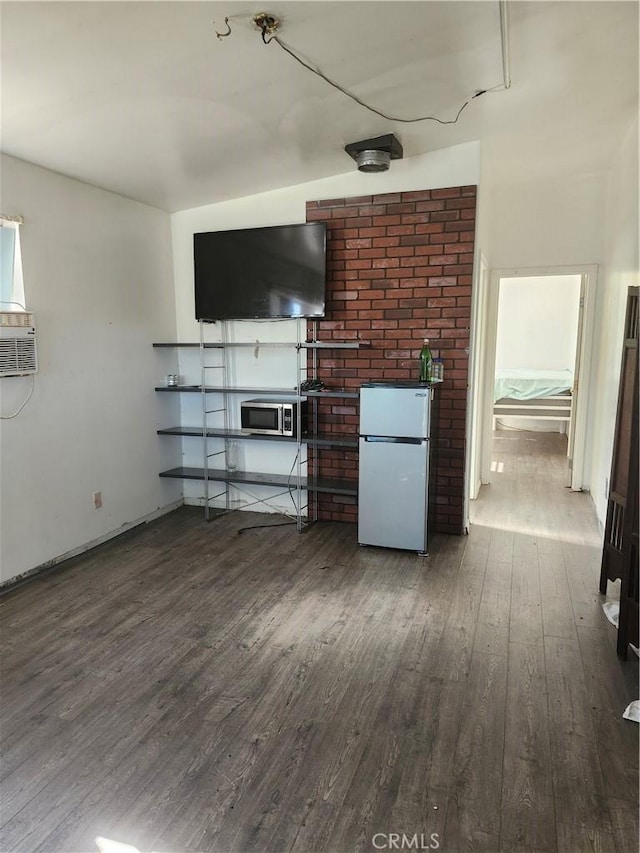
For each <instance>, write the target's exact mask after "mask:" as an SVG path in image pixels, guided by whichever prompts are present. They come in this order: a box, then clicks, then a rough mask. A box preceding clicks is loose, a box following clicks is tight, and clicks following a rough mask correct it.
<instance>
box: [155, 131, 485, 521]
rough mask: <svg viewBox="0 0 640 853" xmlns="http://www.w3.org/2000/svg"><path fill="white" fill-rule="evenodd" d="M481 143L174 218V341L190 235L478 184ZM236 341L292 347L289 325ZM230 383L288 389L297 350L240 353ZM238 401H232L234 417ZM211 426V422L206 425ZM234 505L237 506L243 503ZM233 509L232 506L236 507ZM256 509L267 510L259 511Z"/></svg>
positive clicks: (252, 466)
mask: <svg viewBox="0 0 640 853" xmlns="http://www.w3.org/2000/svg"><path fill="white" fill-rule="evenodd" d="M479 162H480V144H479V143H477V142H470V143H465V144H464V145H457V146H455V147H452V148H448V149H445V150H442V151H434V152H432V153H430V154H424V155H421V156H419V157H410V158H407V159H404V160H400V161H395V162H393V163H392V164H391V169H390V170H389V171H388V172H385V173H383V174H364V173H360V172H358V171H357V169H356V167H355V165H354V167H353V169H351V170H350V171H349V172H348V173H346V174H344V175H337V176H335V177H332V178H326V179H322V180H317V181H311V182H308V183H305V184H298V185H296V186H293V187H286V188H283V189H279V190H275V191H273V192H267V193H261V194H259V195H255V196H249V197H245V198H240V199H234V200H232V201H227V202H221V203H218V204H212V205H206V206H204V207H199V208H194V209H191V210H185V211H181V212H179V213H175V214H173V215H172V217H171V220H172V232H173V251H174V266H175V298H176V316H177V328H178V338H179V339H180V340H182V341H195V340H197V339H198V334H199V331H198V324H197V323H196V321H195V319H194V316H195V309H194V296H193V234H194V233H195V232H198V231H217V230H226V229H232V228H249V227H259V226H264V225H279V224H285V223H298V222H304V221H305V218H306V210H305V204H306V202H307V201H315V200H318V199H329V198H344V197H351V196H361V195H373V194H380V193H390V192H400V191H403V190H419V189H432V188H437V187H449V186H464V185H471V184H477V183H478V180H479V169H480V166H479ZM206 331H207V339H208V340H218V339H219V335H220V332H219V329H218V327H217V326H209V327H207V330H206ZM232 334H233V335H234V336H235V338H236V339H237V340H241V339H244V340H255V339H260V340H295V335H296V329H295V321H285V322H280V323H277V324H274V323H267V324H258V323H236V324H233V332H232ZM235 358H236V362H235V376H236V378H237V379H238V381H243V380H244V378H245V377H247V378H251V377H252V378H253V379H254V380H255V381H254V383H253V384H255V385H257V386H258V387H268V386H273V385H278V386H283V387H288V386H291V387H292V389H293V386H294V385H295V381H296V371H295V351H284V352H283V351H276V352H275V353H274V352H273V351H272V352H271V353H270V352H269V351H268V350H267V349H260V350H259V351H258V354H257V356H256V355H255V354H254V353H253V352H250V353H244V354H243V356H242V358H243V362H241V361H240V360H239V359H238V358H237V356H236V357H235ZM180 373H181V374H182V375H183V376H184V377H185V378H186V379H191V378H192V377H193V378H194V381H197V380H196V377H197V366H196V365H195V363H194V359H193V357H192V356H190V355H188V354H183V355H182V359H181V364H180ZM182 396H183V398H184V399H183V406H182V408H183V413H182V423H183V424H184V425H191V426H192V425H194V422H195V423H199V422H200V421H199V420H194V419H196V418H199V415H198V412H197V403H196V401H195V400H193V399H190V398H189V397H188V396H187V395H186V394H184V395H182ZM240 399H241V398H240V397H239V396H235V395H234V396H233V398H232V405H233V406H234V413H235V411H236V409H237V405H238V402H239V400H240ZM211 423H212V425H213V422H211ZM183 453H184V457H183V460H184V461H183V464H185V465H199V464H200V457H199V453H200V450H199V448H198V447H197V444H196V443H195V442H194V441H193V440H189V439H185V440H184V442H183ZM242 453H243V454H244V460H243V461H244V464H245V465H246V467H247V469H249V470H259V471H270V472H283V471H284V472H285V473H286V472H287V471H288V470H289V468H290V467H291V464H292V459H293V457H292V456H291V453H292V451H291V449H289V450H287V449H286V448H283V447H281V448H278V450H276V449H275V448H274V446H273V444H271V445H270V446H269V448H268V451H267V452H265V451H264V446H263V445H262V446H261V445H260V444H257V443H251V444H250V443H249V442H244V443H243V444H242ZM201 492H202V489H201V486H200V485H199V484H197V483H185V491H184V494H185V501H187V502H197V500H198V496H199V495H200V494H201ZM251 492H252V494H256V495H257V496H258V497H262V498H264V497H268V496H269V495H272V494H273V493H274V490H264V489H257V488H255V487H252V488H251ZM236 497H238V498H239V502H238V505H240V504H241V503H242V502H243V501H246V500H248V498H246V497H243V496H236ZM270 503H271V504H272V506H273V507H282V508H286V509H288V510H289V511H291V509H292V506H291V502H290V500H289V498H288V495H285V496H284V497H283V498H280V499H278V498H276V499H274V500H273V501H271V502H270ZM234 505H236V504H234ZM255 508H256V509H266V508H267V507H265V506H257V507H255Z"/></svg>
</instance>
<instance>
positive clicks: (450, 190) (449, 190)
mask: <svg viewBox="0 0 640 853" xmlns="http://www.w3.org/2000/svg"><path fill="white" fill-rule="evenodd" d="M459 195H460V187H445V188H444V189H441V190H431V198H457V197H458V196H459Z"/></svg>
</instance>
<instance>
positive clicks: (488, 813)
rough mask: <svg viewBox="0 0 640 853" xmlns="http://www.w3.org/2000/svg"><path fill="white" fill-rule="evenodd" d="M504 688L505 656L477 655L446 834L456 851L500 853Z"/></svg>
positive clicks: (467, 693) (463, 716)
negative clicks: (498, 851) (491, 851)
mask: <svg viewBox="0 0 640 853" xmlns="http://www.w3.org/2000/svg"><path fill="white" fill-rule="evenodd" d="M506 685H507V658H506V656H503V655H484V654H480V653H476V654H474V656H473V659H472V662H471V669H470V672H469V678H468V681H467V684H466V689H465V695H464V701H463V706H462V708H461V718H460V734H459V737H458V742H457V745H456V750H455V761H454V767H455V769H454V773H453V779H452V784H451V789H450V791H449V798H448V802H447V812H446V820H445V827H444V831H443V839H444V843H445V845H447V846H448V847H450V848H451V849H453V850H487V851H488V850H497V849H498V848H499V844H500V809H499V807H497V804H499V803H500V799H501V796H502V766H503V749H504V732H505V700H506Z"/></svg>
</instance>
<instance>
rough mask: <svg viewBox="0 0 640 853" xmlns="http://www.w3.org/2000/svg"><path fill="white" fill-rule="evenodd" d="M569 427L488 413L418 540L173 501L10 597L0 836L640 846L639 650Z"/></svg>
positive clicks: (18, 843)
mask: <svg viewBox="0 0 640 853" xmlns="http://www.w3.org/2000/svg"><path fill="white" fill-rule="evenodd" d="M562 443H563V439H562V437H560V436H557V435H556V436H540V435H539V434H534V433H500V434H498V438H497V439H496V441H495V459H496V468H497V469H498V470H496V474H495V477H494V483H493V484H492V485H491V486H489V487H485V488H484V489H483V491H482V494H481V497H480V499H479V500H478V501H477V502H476V503H475V506H474V508H473V523H472V528H471V532H470V535H469V536H468V537H462V538H457V537H447V536H440V537H437V538H436V540H435V541H434V543H433V547H432V549H431V556H430V557H429V558H421V557H419V556H417V555H414V554H411V553H403V552H398V551H388V550H383V549H373V548H363V549H361V548H358V546H357V544H356V530H355V527H354V526H351V525H342V524H335V523H333V524H328V523H326V524H318V525H316V526H315V527H313V528H311V529H310V530H308V531H307V532H306V533H304V534H303V535H299V534H297V533H296V531H295V527H275V528H272V529H270V530H250V531H247V532H245V533H244V534H243V535H241V536H240V535H238V530H239V528H241V527H243V526H246V525H249V524H256V523H258V524H261V523H264V524H269V523H273V522H276V521H278V519H277V517H274V516H264V515H260V516H259V515H255V514H249V513H233V514H230V515H227V516H225V517H223V518H220V519H218V520H216V521H215V522H213V523H211V524H205V523H204V521H203V520H202V513H201V511H199V510H196V509H192V508H183V509H181V510H178V511H177V512H174V513H172V514H171V515H169V516H166V517H165V518H164V519H161V520H160V521H158V522H155V523H153V524H150V525H147V526H145V527H144V528H141V529H138V530H137V531H135V532H133V533H131V534H128V535H126V536H125V537H123V538H121V539H120V540H118V541H114V542H112V543H110V544H108V545H105V546H102V547H101V548H99V549H97V550H95V551H93V552H91V553H89V554H87V555H85V556H83V557H81V558H77V559H75V560H74V561H73V562H71V563H70V564H69V565H68V567H66V568H65V569H64V570H63V571H60V572H57V573H54V574H51V575H49V576H47V577H43V578H41V579H39V580H35V581H32V582H31V583H29V584H27V585H25V586H23V587H21V588H18V589H16V590H15V591H13V592H11V593H9V594H8V595H6V596H5V597H4V599H3V601H2V607H3V609H2V613H3V616H2V651H3V664H2V701H1V708H2V727H1V732H0V733H1V736H2V743H3V747H2V749H3V752H2V765H1V771H0V772H1V779H2V797H3V800H2V810H1V812H0V823H1V830H0V832H1V835H0V849H1V850H2V851H3V853H9V851H16V850H17V851H23V853H32V851H38V853H58V851H60V853H71V851H95V850H96V849H97V848H96V844H95V838H96V836H103V837H106V838H109V839H113V840H117V841H120V842H126V843H128V844H131V845H135V846H136V847H138V848H139V849H141V850H145V851H150V850H156V851H287V850H295V851H355V850H363V851H373V850H376V849H429V848H430V849H440V850H441V851H444V853H462V851H492V853H524V851H527V853H581V851H599V853H609V852H610V851H617V853H628V851H630V850H635V849H637V838H638V823H637V809H638V799H637V793H638V789H637V782H638V778H637V762H638V726H637V725H636V724H634V723H631V722H628V721H626V720H623V719H622V712H623V710H624V708H625V706H626V705H627V704H628V702H630V701H631V700H632V699H634V698H637V697H638V681H637V666H636V663H637V662H633V661H631V660H629V661H628V662H626V663H623V662H621V661H620V660H619V659H618V658H617V656H616V650H615V640H616V638H615V633H616V632H615V629H614V628H613V626H611V625H610V624H609V623H608V622H607V620H606V619H605V617H604V615H603V613H602V607H601V604H602V598H601V596H600V595H599V593H598V577H599V564H600V547H601V537H600V534H599V531H598V527H597V524H596V521H595V516H594V514H593V512H592V509H591V503H590V499H589V497H588V496H587V495H583V494H572V493H571V492H570V491H568V490H567V489H566V488H564V478H565V466H566V462H565V460H564V456H563V444H562ZM376 833H379V834H378V835H376ZM391 833H397V835H398V838H395V837H394V836H390V834H391ZM403 834H404V835H405V836H407V838H406V839H405V840H404V844H405V846H404V848H402V846H401V845H402V843H403V840H402V835H403ZM414 835H415V836H417V837H416V838H413V836H414ZM436 843H437V844H438V847H437V848H436V846H435V845H436ZM408 845H412V847H411V846H408Z"/></svg>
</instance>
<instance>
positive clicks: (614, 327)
mask: <svg viewBox="0 0 640 853" xmlns="http://www.w3.org/2000/svg"><path fill="white" fill-rule="evenodd" d="M639 229H640V223H639V221H638V120H637V116H636V118H635V120H634V121H633V123H632V124H631V125H630V127H629V129H628V131H627V134H626V136H625V137H624V139H623V141H622V143H621V145H620V151H619V155H618V157H616V160H615V163H614V166H613V169H612V172H611V174H610V176H609V181H608V185H607V195H606V206H605V229H604V230H605V245H604V253H603V259H604V261H603V268H602V270H601V274H600V277H599V287H598V300H597V308H596V315H597V322H598V334H597V337H596V354H595V358H594V362H595V375H594V387H595V394H596V398H597V401H598V405H597V406H596V407H595V408H594V411H593V434H594V438H593V451H592V453H593V456H592V472H593V473H592V478H591V480H592V485H591V495H592V497H593V500H594V502H595V505H596V511H597V513H598V518H599V519H600V521H601V523H602V524H603V525H604V522H605V519H606V508H607V490H606V483H608V480H609V474H610V471H611V452H612V448H613V433H614V426H615V417H616V406H617V400H618V379H619V376H620V364H621V355H622V335H623V330H624V313H625V305H626V294H627V288H628V287H629V286H631V285H638V283H639V282H640V272H639V270H640V263H639V259H638V233H639Z"/></svg>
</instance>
